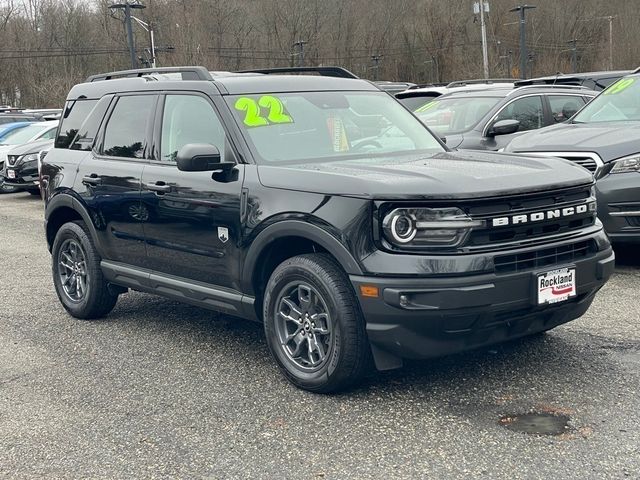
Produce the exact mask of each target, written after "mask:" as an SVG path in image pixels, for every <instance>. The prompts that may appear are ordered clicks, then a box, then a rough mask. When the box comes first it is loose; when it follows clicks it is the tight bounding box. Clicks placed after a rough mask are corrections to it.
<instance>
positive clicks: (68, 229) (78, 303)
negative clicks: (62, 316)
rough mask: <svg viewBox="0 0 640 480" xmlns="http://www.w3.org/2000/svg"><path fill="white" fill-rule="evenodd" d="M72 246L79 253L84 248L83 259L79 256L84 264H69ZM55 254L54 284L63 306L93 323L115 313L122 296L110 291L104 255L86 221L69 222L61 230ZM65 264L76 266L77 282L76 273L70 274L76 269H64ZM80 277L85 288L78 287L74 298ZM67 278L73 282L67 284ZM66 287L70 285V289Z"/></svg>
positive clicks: (56, 239) (54, 249)
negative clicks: (119, 296) (100, 252)
mask: <svg viewBox="0 0 640 480" xmlns="http://www.w3.org/2000/svg"><path fill="white" fill-rule="evenodd" d="M72 245H76V251H78V250H77V248H78V247H79V248H80V253H81V256H80V254H79V255H78V257H77V258H83V259H84V260H83V261H81V262H78V263H74V262H69V260H70V258H69V252H70V251H71V246H72ZM67 247H69V250H67ZM63 253H64V255H63ZM51 255H52V260H53V263H52V273H53V284H54V286H55V289H56V294H57V295H58V298H59V299H60V303H62V306H63V307H64V308H65V309H66V310H67V312H69V313H70V314H71V315H72V316H74V317H76V318H80V319H83V320H90V319H95V318H100V317H103V316H105V315H107V314H108V313H109V312H110V311H111V310H113V307H114V306H115V304H116V302H117V301H118V295H117V294H115V295H114V294H113V293H111V291H110V290H109V288H108V284H107V281H106V280H105V278H104V276H103V274H102V270H101V269H100V256H99V255H98V252H97V251H96V248H95V246H94V244H93V239H92V238H91V235H90V234H89V232H88V231H87V229H86V226H85V224H84V223H83V222H81V221H77V222H70V223H65V224H64V225H62V227H60V229H59V230H58V232H57V233H56V237H55V240H54V241H53V248H52V250H51ZM61 261H64V262H65V264H66V265H69V263H72V264H73V265H70V266H71V267H73V268H76V269H77V274H76V277H75V279H74V276H73V274H72V273H71V274H70V272H73V270H72V269H69V268H66V267H64V266H63V265H62V264H61V263H60V262H61ZM81 272H84V273H81ZM78 276H81V277H82V278H84V280H83V281H82V282H81V284H82V285H83V287H82V288H77V287H76V288H75V294H76V295H74V292H73V288H72V287H74V285H75V284H77V281H76V280H77V277H78ZM64 278H67V280H69V279H70V282H69V283H68V284H67V282H65V281H64ZM63 284H64V285H66V289H65V286H63Z"/></svg>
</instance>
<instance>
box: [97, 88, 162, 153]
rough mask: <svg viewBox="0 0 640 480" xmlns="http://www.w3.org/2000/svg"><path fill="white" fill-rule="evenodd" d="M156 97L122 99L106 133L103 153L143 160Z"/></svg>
mask: <svg viewBox="0 0 640 480" xmlns="http://www.w3.org/2000/svg"><path fill="white" fill-rule="evenodd" d="M154 101H155V97H154V96H153V95H138V96H128V97H120V98H119V99H118V103H117V104H116V106H115V108H114V109H113V113H112V114H111V117H110V118H109V122H108V123H107V127H106V129H105V133H104V143H103V153H104V154H105V155H109V156H112V157H125V158H143V157H144V149H145V143H146V142H145V139H146V136H147V124H148V122H149V118H150V114H151V109H152V108H153V104H154Z"/></svg>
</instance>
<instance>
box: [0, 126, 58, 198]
mask: <svg viewBox="0 0 640 480" xmlns="http://www.w3.org/2000/svg"><path fill="white" fill-rule="evenodd" d="M58 123H59V122H58V120H53V121H49V122H37V123H34V124H32V125H29V126H28V127H24V128H21V129H19V130H16V131H15V132H12V133H10V134H9V135H7V136H6V137H4V138H3V139H2V143H0V172H4V166H5V161H6V159H7V153H8V152H9V151H10V150H12V149H13V148H15V147H17V146H19V145H24V144H25V143H31V142H35V141H38V140H53V139H54V138H55V137H56V130H57V129H58ZM15 190H16V188H15V187H11V186H9V185H4V175H0V193H9V192H13V191H15Z"/></svg>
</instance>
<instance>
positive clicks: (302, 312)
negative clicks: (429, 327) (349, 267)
mask: <svg viewBox="0 0 640 480" xmlns="http://www.w3.org/2000/svg"><path fill="white" fill-rule="evenodd" d="M264 325H265V333H266V337H267V343H268V344H269V348H270V350H271V353H272V355H273V357H274V358H275V360H276V362H277V363H278V365H279V366H280V369H281V370H282V372H283V373H284V375H285V376H286V377H287V378H288V379H289V380H290V381H291V382H292V383H293V384H294V385H296V386H297V387H299V388H303V389H305V390H310V391H312V392H318V393H328V392H334V391H338V390H341V389H344V388H347V387H350V386H353V385H355V384H356V383H357V382H358V381H359V380H360V379H361V378H362V376H363V375H364V373H365V371H366V369H367V366H368V365H369V357H370V349H369V344H368V342H367V337H366V332H365V328H364V319H363V318H362V313H361V312H360V307H359V305H358V302H357V299H356V297H355V295H354V293H353V290H352V288H351V284H350V283H349V280H348V278H347V276H346V274H345V273H344V271H343V270H342V269H341V268H340V267H339V266H338V265H337V264H336V263H335V261H334V260H333V259H332V258H331V257H329V256H328V255H324V254H310V255H300V256H297V257H293V258H291V259H288V260H286V261H284V262H283V263H282V264H281V265H280V266H278V267H277V268H276V270H275V271H274V272H273V274H272V275H271V278H270V279H269V282H268V284H267V288H266V296H265V301H264Z"/></svg>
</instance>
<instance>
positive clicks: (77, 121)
mask: <svg viewBox="0 0 640 480" xmlns="http://www.w3.org/2000/svg"><path fill="white" fill-rule="evenodd" d="M96 103H97V100H73V101H70V102H67V104H66V105H65V108H64V112H63V113H62V119H61V122H62V123H61V125H60V132H59V133H58V137H57V138H56V143H55V147H56V148H69V145H71V141H72V140H73V139H74V137H75V136H76V133H78V129H79V128H80V126H81V125H82V122H84V119H85V118H87V115H89V112H91V110H93V107H94V106H95V105H96Z"/></svg>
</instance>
